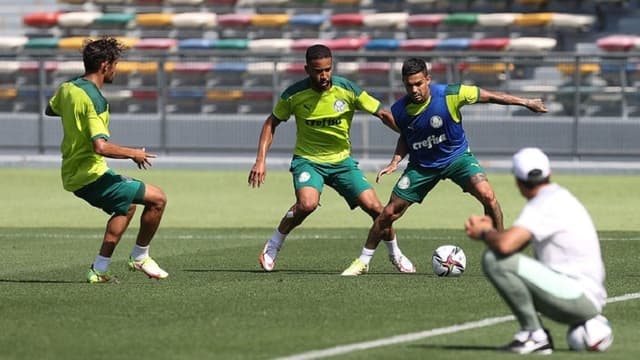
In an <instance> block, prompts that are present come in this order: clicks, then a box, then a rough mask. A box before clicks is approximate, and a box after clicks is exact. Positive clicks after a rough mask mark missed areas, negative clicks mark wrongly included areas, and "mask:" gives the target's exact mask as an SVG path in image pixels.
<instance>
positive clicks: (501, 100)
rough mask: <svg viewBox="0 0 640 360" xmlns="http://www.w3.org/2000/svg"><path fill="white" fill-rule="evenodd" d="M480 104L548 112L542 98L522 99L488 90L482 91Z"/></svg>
mask: <svg viewBox="0 0 640 360" xmlns="http://www.w3.org/2000/svg"><path fill="white" fill-rule="evenodd" d="M478 102H480V103H493V104H501V105H520V106H524V107H526V108H527V109H529V110H531V111H533V112H537V113H546V112H547V111H548V110H547V107H546V106H545V105H544V102H543V101H542V99H540V98H535V99H529V98H522V97H519V96H515V95H511V94H506V93H502V92H494V91H489V90H486V89H480V97H479V98H478Z"/></svg>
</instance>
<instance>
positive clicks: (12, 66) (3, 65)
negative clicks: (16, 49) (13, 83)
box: [0, 60, 20, 74]
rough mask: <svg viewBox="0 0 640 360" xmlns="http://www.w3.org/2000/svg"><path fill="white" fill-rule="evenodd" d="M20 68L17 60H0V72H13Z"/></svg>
mask: <svg viewBox="0 0 640 360" xmlns="http://www.w3.org/2000/svg"><path fill="white" fill-rule="evenodd" d="M18 70H20V62H19V61H8V60H0V74H15V73H16V72H18Z"/></svg>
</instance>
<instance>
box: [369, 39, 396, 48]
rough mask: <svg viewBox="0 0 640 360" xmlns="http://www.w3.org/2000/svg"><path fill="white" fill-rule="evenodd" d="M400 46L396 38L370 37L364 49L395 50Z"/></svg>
mask: <svg viewBox="0 0 640 360" xmlns="http://www.w3.org/2000/svg"><path fill="white" fill-rule="evenodd" d="M399 47H400V40H398V39H372V40H369V41H368V42H367V43H366V44H365V46H364V48H365V49H366V50H383V51H385V50H388V51H392V50H396V49H398V48H399Z"/></svg>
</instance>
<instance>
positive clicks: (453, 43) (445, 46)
mask: <svg viewBox="0 0 640 360" xmlns="http://www.w3.org/2000/svg"><path fill="white" fill-rule="evenodd" d="M470 45H471V39H468V38H446V39H441V40H440V41H438V42H437V43H436V50H467V49H469V46H470Z"/></svg>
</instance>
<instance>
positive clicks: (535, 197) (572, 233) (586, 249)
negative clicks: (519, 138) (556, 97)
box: [465, 148, 613, 354]
mask: <svg viewBox="0 0 640 360" xmlns="http://www.w3.org/2000/svg"><path fill="white" fill-rule="evenodd" d="M513 174H514V176H515V180H516V185H517V186H518V189H519V190H520V193H521V194H522V196H524V197H525V198H526V199H527V204H526V205H525V206H524V208H523V209H522V212H521V213H520V215H519V217H518V218H517V219H516V221H515V222H514V224H513V225H512V227H511V228H509V229H505V230H503V231H498V230H496V229H495V227H494V226H493V223H492V221H491V218H489V217H488V216H478V215H472V216H471V217H469V219H467V221H466V222H465V230H466V233H467V235H468V236H469V237H470V238H472V239H478V240H482V241H483V242H484V243H485V244H486V245H487V247H488V249H487V251H485V253H484V255H483V257H482V269H483V271H484V272H485V274H486V275H487V277H488V278H489V280H490V281H491V283H492V284H493V286H495V288H496V289H497V290H498V293H499V294H500V296H501V297H502V298H503V299H504V300H505V302H506V303H507V305H508V306H509V307H510V308H511V311H512V312H513V314H514V315H515V317H516V319H517V320H518V323H519V324H520V330H519V331H518V332H517V333H516V334H515V336H514V339H513V341H512V342H511V343H510V344H508V345H506V346H505V347H504V350H508V351H513V352H516V353H520V354H528V353H542V354H550V353H552V352H553V341H552V339H551V335H550V333H549V332H548V331H547V330H546V329H545V328H543V325H542V322H541V318H540V316H539V315H538V313H540V314H543V315H545V316H546V317H549V318H550V319H553V320H555V321H557V322H560V323H564V324H567V325H569V326H570V327H573V326H576V325H578V324H582V323H585V322H586V321H589V320H590V319H594V318H598V319H604V317H603V316H602V315H601V313H602V308H603V306H604V304H605V302H606V298H607V292H606V290H605V288H604V279H605V269H604V264H603V262H602V256H601V253H600V243H599V239H598V235H597V233H596V229H595V227H594V225H593V221H592V220H591V217H590V216H589V213H588V212H587V210H586V209H585V207H584V206H583V205H582V204H581V203H580V201H579V200H578V199H576V198H575V196H573V195H572V194H571V193H570V192H569V191H568V190H567V189H565V188H563V187H562V186H560V185H558V184H556V183H552V182H551V181H550V175H551V167H550V164H549V158H548V157H547V155H546V154H544V153H543V152H542V151H541V150H540V149H538V148H524V149H521V150H520V151H518V152H517V153H516V154H515V155H514V156H513ZM528 244H531V245H532V246H533V248H534V251H535V257H534V258H532V257H529V256H527V255H524V254H522V253H521V252H520V251H521V250H522V249H523V248H524V247H526V245H528ZM604 320H606V319H604ZM612 340H613V337H612V335H611V334H610V335H609V336H608V337H607V338H603V339H602V341H607V342H611V341H612ZM607 346H608V345H607Z"/></svg>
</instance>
